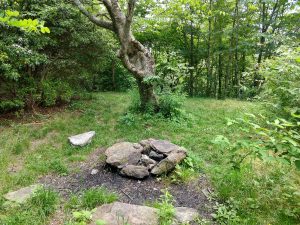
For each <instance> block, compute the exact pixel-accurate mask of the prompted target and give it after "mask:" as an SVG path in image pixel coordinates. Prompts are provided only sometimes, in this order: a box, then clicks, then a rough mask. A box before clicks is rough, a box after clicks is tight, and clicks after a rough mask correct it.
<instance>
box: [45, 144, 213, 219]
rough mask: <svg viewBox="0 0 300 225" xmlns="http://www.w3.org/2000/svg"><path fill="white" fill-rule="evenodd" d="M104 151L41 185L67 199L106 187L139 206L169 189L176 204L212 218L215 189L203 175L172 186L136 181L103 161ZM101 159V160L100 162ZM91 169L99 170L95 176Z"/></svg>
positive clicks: (157, 181)
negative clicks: (71, 195) (65, 173)
mask: <svg viewBox="0 0 300 225" xmlns="http://www.w3.org/2000/svg"><path fill="white" fill-rule="evenodd" d="M104 151H105V149H103V148H100V149H97V150H96V151H95V152H93V153H92V154H91V155H90V156H89V158H88V159H87V160H86V161H85V162H81V163H77V164H74V165H72V169H73V170H75V171H79V172H77V173H76V172H74V173H71V174H69V175H67V176H58V175H47V176H45V177H42V178H41V179H40V181H39V182H40V183H42V184H44V185H46V186H47V187H51V188H54V189H55V190H57V191H58V192H59V193H60V194H61V195H62V196H63V197H64V198H65V199H67V198H68V197H69V196H70V194H75V193H80V192H82V191H83V190H85V189H89V188H94V187H101V186H103V187H106V188H107V189H108V190H109V191H113V192H116V193H117V194H118V195H119V201H122V202H125V203H131V204H137V205H145V204H151V202H154V201H155V200H158V199H159V197H160V195H161V194H162V192H161V190H162V189H165V188H168V190H169V192H170V193H171V194H172V195H173V197H174V200H175V202H174V205H175V206H182V207H191V208H195V209H197V210H198V211H199V213H200V215H201V216H202V218H206V219H211V216H210V214H211V213H212V206H213V204H214V202H213V201H211V200H210V199H209V196H208V194H207V193H209V192H211V190H212V188H211V187H210V184H209V182H208V180H207V178H206V176H205V175H204V174H201V175H199V177H198V178H197V179H194V180H192V181H190V182H189V183H188V184H185V183H182V184H173V183H170V182H165V179H164V178H157V177H151V176H150V177H148V178H146V179H144V180H135V179H131V178H127V177H122V176H120V175H119V174H118V173H117V172H116V170H115V169H113V168H111V167H109V166H107V165H106V164H105V161H104V160H103V153H104ZM101 158H102V160H100V159H101ZM92 169H98V170H99V172H98V173H97V174H95V175H92V174H91V171H92Z"/></svg>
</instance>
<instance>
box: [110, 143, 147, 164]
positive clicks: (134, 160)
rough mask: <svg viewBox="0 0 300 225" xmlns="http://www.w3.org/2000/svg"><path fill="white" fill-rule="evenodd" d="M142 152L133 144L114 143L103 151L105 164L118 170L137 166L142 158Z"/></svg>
mask: <svg viewBox="0 0 300 225" xmlns="http://www.w3.org/2000/svg"><path fill="white" fill-rule="evenodd" d="M142 150H143V149H142V148H139V147H138V146H136V144H134V143H130V142H120V143H116V144H114V145H113V146H111V147H109V148H108V149H107V150H106V151H105V155H106V157H107V159H106V163H108V164H110V165H112V166H115V167H118V168H122V167H124V166H126V165H137V164H138V162H139V160H140V158H141V157H142V154H141V152H142Z"/></svg>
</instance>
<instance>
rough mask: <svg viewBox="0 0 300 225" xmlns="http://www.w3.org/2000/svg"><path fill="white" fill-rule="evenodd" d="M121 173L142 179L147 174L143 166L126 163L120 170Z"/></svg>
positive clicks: (146, 169)
mask: <svg viewBox="0 0 300 225" xmlns="http://www.w3.org/2000/svg"><path fill="white" fill-rule="evenodd" d="M120 173H121V174H122V175H126V176H129V177H135V178H138V179H143V178H145V177H147V176H149V171H148V168H147V167H145V166H135V165H127V166H125V167H123V168H122V170H121V171H120Z"/></svg>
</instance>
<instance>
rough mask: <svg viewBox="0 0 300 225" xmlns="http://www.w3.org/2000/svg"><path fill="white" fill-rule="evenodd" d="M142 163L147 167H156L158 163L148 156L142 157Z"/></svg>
mask: <svg viewBox="0 0 300 225" xmlns="http://www.w3.org/2000/svg"><path fill="white" fill-rule="evenodd" d="M140 161H141V163H142V164H143V165H145V166H149V165H150V164H154V165H155V164H156V163H157V162H156V161H155V160H153V159H150V158H149V156H147V155H142V157H141V160H140Z"/></svg>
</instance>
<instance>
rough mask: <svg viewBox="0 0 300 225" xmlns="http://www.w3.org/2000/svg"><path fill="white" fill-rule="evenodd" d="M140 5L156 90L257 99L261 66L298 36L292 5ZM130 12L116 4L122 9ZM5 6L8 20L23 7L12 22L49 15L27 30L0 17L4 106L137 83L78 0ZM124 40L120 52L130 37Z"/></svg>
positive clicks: (138, 16)
mask: <svg viewBox="0 0 300 225" xmlns="http://www.w3.org/2000/svg"><path fill="white" fill-rule="evenodd" d="M75 2H76V1H75ZM84 3H85V4H84V5H82V4H81V3H80V2H79V4H81V6H82V8H83V9H84V10H86V12H87V13H88V14H90V15H97V13H96V12H98V11H99V10H100V11H103V12H101V13H99V14H101V15H99V16H100V17H99V18H103V21H105V20H107V18H110V17H111V15H109V14H108V12H107V10H104V8H103V7H104V6H103V5H101V4H100V5H98V3H95V2H90V3H89V2H88V1H84ZM134 6H135V11H134V15H131V16H132V17H133V18H132V19H131V20H132V22H130V25H129V26H130V27H131V28H130V29H132V33H133V34H134V36H136V39H137V40H138V41H139V43H141V44H142V45H144V46H145V47H146V49H149V50H150V51H151V54H152V55H153V57H154V60H155V64H156V70H155V72H154V71H152V72H151V73H149V74H151V75H149V77H150V80H152V81H154V82H155V83H156V84H157V85H156V87H157V88H158V90H157V92H159V91H161V90H163V89H164V91H166V89H167V90H171V91H173V92H174V91H181V92H186V93H187V94H188V95H189V96H205V97H216V98H220V99H222V98H226V97H234V98H245V99H246V98H249V97H250V98H251V97H254V96H255V95H256V94H257V93H258V92H259V90H260V87H261V85H262V83H263V80H264V78H263V76H262V75H261V73H260V68H261V63H262V62H264V61H265V60H266V59H268V58H270V57H272V56H274V55H276V49H278V48H279V47H280V46H281V45H288V46H291V47H293V46H295V45H296V44H297V40H299V26H298V23H299V12H298V7H297V2H296V1H281V0H278V1H277V0H276V1H238V0H237V1H177V0H176V1H171V2H164V1H161V2H160V1H149V0H147V1H139V2H137V3H136V5H134ZM134 6H133V7H134ZM125 8H126V4H125V3H123V2H120V5H119V9H120V10H123V9H125ZM2 9H3V10H2V16H3V17H8V16H9V15H8V11H7V10H10V11H19V12H20V15H12V17H11V18H12V19H16V18H20V19H28V18H29V19H30V18H32V19H38V20H39V21H45V23H44V24H45V26H46V27H48V28H49V29H50V31H51V32H50V33H49V34H48V33H46V34H42V33H41V32H38V33H37V32H24V31H22V30H20V29H19V28H14V27H12V26H7V25H5V24H3V23H2V25H1V30H2V32H1V104H0V105H1V106H0V108H1V111H2V112H4V111H10V110H17V109H21V108H30V109H33V108H34V107H35V105H44V106H50V105H54V104H56V103H59V102H68V101H69V100H70V99H71V98H72V97H73V96H75V95H76V94H75V93H76V91H78V90H87V91H91V90H104V91H107V90H116V91H124V90H126V89H128V88H129V87H132V86H134V85H135V84H134V82H133V79H132V77H131V76H130V72H127V70H126V69H124V67H123V66H122V63H121V61H120V60H118V59H117V51H118V49H119V44H118V40H121V39H124V38H121V39H120V36H118V34H119V33H120V32H117V31H116V32H117V36H115V35H113V34H112V32H110V31H111V30H110V29H108V30H107V29H106V30H105V29H101V28H99V27H98V26H97V24H96V25H95V23H91V22H90V21H89V20H88V18H86V17H85V16H84V15H83V14H81V13H80V12H79V10H78V8H77V6H76V5H75V4H74V3H73V2H70V1H55V0H47V1H43V3H41V2H40V1H18V2H15V1H4V2H3V3H2ZM5 10H6V11H5ZM131 13H133V10H132V12H131ZM125 14H126V12H125V11H124V14H123V15H122V16H124V15H125ZM131 23H132V25H131ZM123 42H124V40H123ZM125 42H126V41H125ZM142 45H141V46H142ZM121 46H123V47H122V49H123V51H124V46H128V43H122V44H121ZM126 49H127V48H126ZM126 51H128V50H126ZM126 54H127V53H126ZM123 55H124V54H123ZM121 58H123V59H125V58H126V57H125V58H124V57H121ZM125 61H126V60H125ZM125 61H124V60H123V64H124V65H125V67H127V69H129V71H131V73H134V74H137V73H136V72H134V71H133V70H132V69H133V68H131V69H130V68H128V66H129V65H127V66H126V63H124V62H125ZM150 61H151V60H150ZM152 61H153V60H152ZM152 63H153V64H154V62H152ZM148 64H149V63H148ZM150 64H151V63H150ZM149 66H150V65H148V66H147V67H148V69H149ZM144 67H145V65H144ZM150 67H151V66H150ZM144 69H145V68H144ZM152 70H153V69H152ZM135 77H136V78H137V75H135ZM138 80H139V79H138ZM138 83H140V85H141V82H138ZM148 85H149V84H148Z"/></svg>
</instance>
